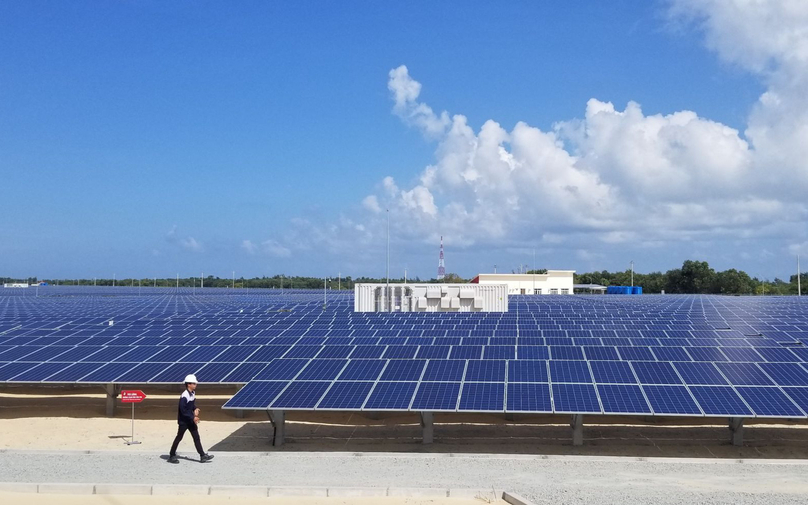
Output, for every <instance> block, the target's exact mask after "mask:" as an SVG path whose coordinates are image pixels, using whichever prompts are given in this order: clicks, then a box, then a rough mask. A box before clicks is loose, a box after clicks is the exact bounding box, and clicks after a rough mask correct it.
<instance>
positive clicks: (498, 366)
mask: <svg viewBox="0 0 808 505" xmlns="http://www.w3.org/2000/svg"><path fill="white" fill-rule="evenodd" d="M505 365H506V362H505V361H492V360H478V361H469V362H468V367H467V368H466V376H465V381H466V382H505Z"/></svg>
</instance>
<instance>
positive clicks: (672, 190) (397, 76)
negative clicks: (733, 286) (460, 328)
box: [262, 0, 808, 262]
mask: <svg viewBox="0 0 808 505" xmlns="http://www.w3.org/2000/svg"><path fill="white" fill-rule="evenodd" d="M668 7H669V11H668V12H669V14H670V19H672V20H676V21H682V22H684V23H686V24H687V25H692V26H695V27H696V29H697V30H699V31H700V32H701V33H702V34H703V36H704V39H705V41H706V45H707V46H708V48H710V49H711V50H714V51H715V52H716V53H717V54H718V55H719V57H721V58H722V59H723V60H724V61H726V62H728V63H729V64H732V65H738V66H739V67H741V68H743V69H744V70H745V71H747V72H751V73H753V74H754V75H756V76H758V77H759V78H760V79H761V81H762V82H763V83H764V84H765V85H766V87H767V89H766V91H765V93H763V95H762V96H761V97H760V98H759V100H758V101H757V103H755V104H753V105H752V106H751V111H750V114H749V119H748V123H747V126H746V128H745V130H744V131H738V130H736V129H734V128H732V127H729V126H727V125H724V124H721V123H719V122H716V121H713V120H711V119H709V118H705V117H702V116H700V115H699V114H698V113H697V112H695V111H690V110H681V111H669V112H666V113H664V114H646V113H645V112H643V110H642V107H641V105H640V104H638V103H635V102H633V101H632V102H628V103H627V104H625V105H622V104H617V105H615V104H613V103H611V102H609V101H608V100H602V99H598V98H592V99H590V100H589V101H588V102H587V103H586V104H585V107H584V106H583V104H582V113H583V114H582V116H581V117H580V118H578V119H572V120H563V121H559V122H557V123H556V124H554V125H553V127H552V128H551V129H549V130H542V129H540V128H537V127H535V126H531V125H529V124H527V123H526V122H518V123H516V124H515V125H513V127H505V126H503V125H501V124H500V123H498V122H497V121H495V120H488V121H486V122H485V123H483V124H482V125H481V126H480V127H479V128H475V127H474V126H472V125H471V124H469V122H468V120H467V118H466V117H465V116H463V115H462V114H450V113H449V112H446V111H442V112H440V113H436V112H435V110H434V109H433V108H432V107H431V106H430V105H428V104H427V103H425V102H423V101H422V100H421V92H422V88H423V86H422V85H421V83H420V82H418V81H417V80H415V79H414V78H413V77H412V76H411V75H410V71H409V69H408V68H407V67H406V66H404V65H401V66H399V67H396V68H394V69H392V70H390V72H389V75H388V90H389V92H390V96H391V99H392V103H393V105H392V111H393V113H394V114H395V115H397V116H398V117H399V118H401V120H402V121H403V122H404V123H405V124H406V125H408V126H410V127H413V128H416V129H418V130H419V131H420V132H421V133H422V134H423V135H424V137H425V139H427V140H428V141H432V142H435V157H434V161H433V162H432V163H431V164H429V165H428V166H426V167H423V168H421V169H419V170H418V172H417V173H414V174H413V176H412V177H411V178H409V179H408V180H404V181H397V180H395V179H393V177H390V176H388V177H385V178H383V179H382V180H381V181H380V183H379V185H378V187H377V191H374V192H373V194H370V195H367V196H366V197H365V198H364V199H363V200H362V201H361V205H360V206H359V207H358V209H359V210H358V211H357V212H354V213H353V214H351V215H350V216H349V217H346V216H345V215H342V216H340V218H339V219H338V220H337V221H336V222H330V223H314V222H310V221H306V220H299V221H297V222H295V223H293V227H292V229H291V230H290V231H289V232H287V233H286V234H285V235H284V236H282V237H278V239H277V240H278V242H277V243H276V244H275V245H276V246H277V247H280V248H284V250H286V251H289V250H291V249H296V250H297V249H299V250H311V249H313V248H315V247H323V246H325V247H327V248H328V250H330V251H332V252H334V253H337V254H339V253H341V252H343V251H356V250H357V247H358V246H361V245H363V244H369V243H372V242H373V241H374V240H376V238H377V237H383V236H384V227H385V216H384V213H383V212H382V210H384V209H389V210H390V216H391V219H392V220H393V221H394V225H393V226H394V227H395V230H396V237H397V239H398V240H400V241H402V242H407V243H427V244H435V243H437V241H438V238H439V237H440V236H441V235H443V236H447V237H451V241H452V244H453V246H454V247H460V248H462V247H470V246H474V245H486V246H493V245H496V246H498V247H505V248H507V247H515V246H518V245H523V244H524V243H526V242H530V243H533V244H543V245H544V246H546V247H553V246H554V245H557V246H558V247H564V248H565V249H569V250H574V251H576V253H575V256H576V257H577V258H578V259H580V260H582V261H591V262H595V261H599V260H600V259H601V258H602V256H601V255H600V254H599V253H595V252H592V251H593V248H594V247H595V246H597V245H606V246H608V245H619V244H623V243H632V242H636V241H638V240H642V241H643V242H644V243H647V244H652V245H653V247H655V248H656V247H661V246H662V245H664V244H672V243H682V242H693V243H698V244H700V246H703V245H704V244H708V243H710V242H711V241H715V240H716V239H731V240H738V239H750V238H765V239H767V240H770V239H772V238H777V239H779V240H780V243H781V244H782V250H783V252H788V251H790V252H794V251H796V250H802V247H804V246H803V244H801V243H800V244H794V242H795V241H794V240H787V239H786V238H785V237H787V236H788V233H789V232H788V230H790V229H794V228H795V227H797V228H799V227H800V225H801V224H802V223H804V222H805V220H806V217H808V211H807V210H806V206H805V204H804V198H803V196H802V195H804V193H805V191H806V189H808V167H807V166H806V164H805V160H807V159H808V140H806V139H808V99H806V95H808V2H805V1H804V0H780V1H774V0H772V1H764V0H756V1H752V0H668ZM460 85H462V83H458V86H460ZM796 239H797V242H799V241H803V240H806V239H808V237H806V235H805V231H804V230H803V232H802V233H800V234H799V236H797V237H796ZM262 248H264V249H267V247H266V246H263V245H262Z"/></svg>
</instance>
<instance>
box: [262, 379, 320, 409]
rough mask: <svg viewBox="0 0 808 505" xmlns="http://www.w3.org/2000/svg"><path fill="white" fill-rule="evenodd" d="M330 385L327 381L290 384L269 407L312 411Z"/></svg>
mask: <svg viewBox="0 0 808 505" xmlns="http://www.w3.org/2000/svg"><path fill="white" fill-rule="evenodd" d="M330 385H331V382H328V381H296V382H291V383H290V384H289V386H288V387H287V388H286V389H285V390H284V391H283V393H281V394H280V395H278V397H277V398H275V401H273V402H272V403H271V404H270V405H269V407H270V408H272V409H313V408H314V407H315V406H316V405H317V404H318V403H319V402H320V399H321V398H322V397H323V394H324V393H325V392H326V390H327V389H328V387H329V386H330Z"/></svg>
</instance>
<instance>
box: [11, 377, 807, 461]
mask: <svg viewBox="0 0 808 505" xmlns="http://www.w3.org/2000/svg"><path fill="white" fill-rule="evenodd" d="M145 392H146V394H147V395H148V398H147V399H146V401H145V402H143V403H141V404H138V405H136V407H135V440H137V441H140V442H141V444H140V445H132V446H128V445H126V444H125V443H124V442H125V441H127V440H129V439H130V436H131V419H130V416H131V410H130V407H129V406H127V405H122V404H120V403H119V404H118V405H119V407H118V408H117V412H116V416H115V417H114V418H107V417H106V416H105V398H104V394H103V392H102V390H101V388H100V387H95V388H86V387H82V388H64V387H60V388H42V387H38V388H32V387H4V388H3V389H0V449H28V450H31V449H34V450H116V451H121V450H124V451H129V450H131V451H166V452H167V451H168V447H169V446H170V444H171V441H172V439H173V437H174V435H175V433H176V427H177V425H176V404H177V397H178V394H179V393H175V392H169V391H166V390H165V389H163V390H160V389H154V390H149V389H145ZM232 394H233V390H232V389H230V390H226V389H225V390H222V389H221V388H220V389H218V390H215V389H212V388H207V389H206V388H204V387H201V388H200V390H199V397H198V399H197V405H198V406H199V407H200V408H201V410H202V413H201V418H202V422H201V424H200V433H201V436H202V442H203V445H204V446H205V449H206V450H209V451H211V452H221V451H356V452H369V451H386V452H396V451H406V452H453V453H498V454H591V455H615V456H646V457H653V456H668V457H708V458H710V457H722V458H739V457H742V458H808V422H806V421H787V420H759V421H755V420H748V421H747V425H746V428H745V430H744V442H745V445H744V447H734V446H732V445H730V444H729V431H728V430H727V428H726V425H725V424H724V422H725V420H724V419H691V418H666V419H660V418H637V417H633V418H621V417H613V416H585V418H584V423H585V424H584V437H585V443H584V446H583V447H573V446H572V445H571V430H570V428H569V425H568V422H569V420H568V418H567V417H566V416H541V415H523V416H516V417H515V418H512V420H508V419H506V417H505V416H504V415H493V414H491V415H469V414H438V415H436V416H435V443H434V444H432V445H429V446H424V445H423V444H421V428H420V425H419V418H418V417H417V415H415V414H381V415H379V416H373V415H371V414H364V413H359V414H350V413H328V412H317V413H314V412H301V413H295V412H291V413H289V415H288V418H287V438H286V442H287V443H286V444H285V445H284V446H283V447H281V448H274V447H272V445H271V440H272V428H271V425H270V423H269V422H268V421H267V417H266V414H265V413H263V412H248V413H247V415H246V416H245V418H244V419H236V418H235V417H234V415H233V413H232V412H231V411H223V410H222V409H221V405H222V404H223V403H224V402H225V401H226V400H227V399H228V398H229V397H230V396H231V395H232ZM180 451H181V452H185V453H186V454H188V453H193V445H192V442H191V439H190V436H186V440H184V441H183V443H182V445H181V446H180Z"/></svg>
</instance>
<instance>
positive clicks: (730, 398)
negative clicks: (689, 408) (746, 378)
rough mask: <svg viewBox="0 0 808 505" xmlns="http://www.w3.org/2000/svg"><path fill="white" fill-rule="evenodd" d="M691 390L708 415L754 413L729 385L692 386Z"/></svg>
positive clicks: (744, 414)
mask: <svg viewBox="0 0 808 505" xmlns="http://www.w3.org/2000/svg"><path fill="white" fill-rule="evenodd" d="M690 392H691V393H693V396H694V397H695V398H696V401H697V402H698V403H699V405H701V410H702V411H704V414H706V415H708V416H732V417H743V416H748V415H751V414H752V411H751V410H749V407H747V406H746V404H745V403H744V402H743V400H742V399H741V397H740V396H738V394H737V393H736V392H735V390H733V389H732V388H731V387H729V386H690Z"/></svg>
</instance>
